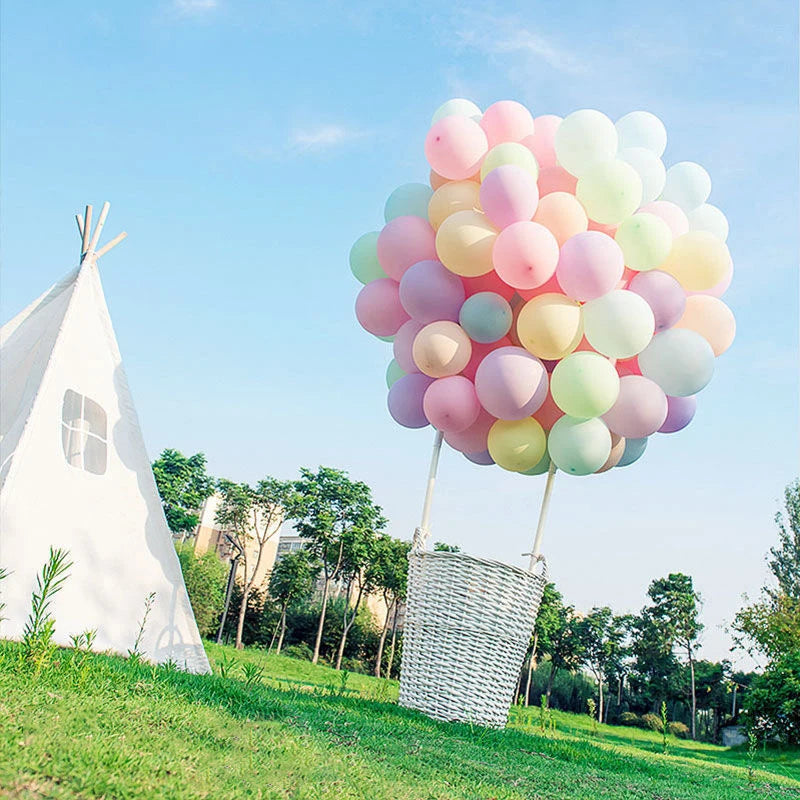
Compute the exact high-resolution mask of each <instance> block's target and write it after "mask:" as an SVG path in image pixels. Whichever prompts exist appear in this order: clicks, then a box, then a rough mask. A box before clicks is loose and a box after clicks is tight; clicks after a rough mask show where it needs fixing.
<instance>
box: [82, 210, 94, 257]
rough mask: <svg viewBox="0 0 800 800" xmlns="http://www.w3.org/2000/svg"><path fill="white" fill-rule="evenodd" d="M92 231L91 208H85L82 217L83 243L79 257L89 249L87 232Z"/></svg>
mask: <svg viewBox="0 0 800 800" xmlns="http://www.w3.org/2000/svg"><path fill="white" fill-rule="evenodd" d="M91 229H92V207H91V206H86V213H85V214H84V215H83V242H82V244H81V256H83V255H85V254H86V251H87V250H88V249H89V232H90V231H91Z"/></svg>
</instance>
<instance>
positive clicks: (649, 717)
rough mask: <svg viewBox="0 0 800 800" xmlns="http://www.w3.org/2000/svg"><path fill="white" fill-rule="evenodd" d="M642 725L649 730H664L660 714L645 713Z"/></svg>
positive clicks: (661, 731)
mask: <svg viewBox="0 0 800 800" xmlns="http://www.w3.org/2000/svg"><path fill="white" fill-rule="evenodd" d="M642 727H643V728H645V730H648V731H658V733H663V732H664V725H663V723H662V722H661V717H659V716H658V714H643V715H642Z"/></svg>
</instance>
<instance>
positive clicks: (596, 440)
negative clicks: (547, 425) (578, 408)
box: [547, 416, 611, 475]
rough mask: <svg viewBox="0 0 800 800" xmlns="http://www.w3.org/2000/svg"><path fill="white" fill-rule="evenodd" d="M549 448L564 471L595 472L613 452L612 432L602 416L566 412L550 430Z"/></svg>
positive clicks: (583, 473)
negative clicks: (568, 413)
mask: <svg viewBox="0 0 800 800" xmlns="http://www.w3.org/2000/svg"><path fill="white" fill-rule="evenodd" d="M547 451H548V453H549V454H550V458H552V459H553V463H554V464H555V465H556V466H557V467H558V468H559V469H560V470H561V471H562V472H566V473H567V474H569V475H591V474H592V473H593V472H597V470H599V469H600V467H602V466H603V464H605V463H606V461H607V460H608V457H609V455H610V454H611V433H610V432H609V430H608V428H607V427H606V425H605V423H604V422H603V421H602V420H601V419H576V418H575V417H568V416H564V417H561V418H560V419H558V420H557V421H556V423H555V425H553V427H552V429H551V431H550V436H549V437H548V439H547Z"/></svg>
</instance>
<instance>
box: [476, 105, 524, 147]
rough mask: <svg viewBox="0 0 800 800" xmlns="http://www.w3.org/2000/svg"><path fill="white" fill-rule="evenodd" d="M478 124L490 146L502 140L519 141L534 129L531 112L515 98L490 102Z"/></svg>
mask: <svg viewBox="0 0 800 800" xmlns="http://www.w3.org/2000/svg"><path fill="white" fill-rule="evenodd" d="M480 126H481V128H483V131H484V133H485V134H486V138H487V139H488V140H489V147H490V148H491V147H494V146H495V145H496V144H501V143H502V142H521V141H522V140H523V139H524V138H525V137H526V136H531V135H532V134H533V133H534V130H535V129H534V122H533V117H532V116H531V112H530V111H528V109H527V108H525V106H523V105H522V103H517V102H516V101H515V100H500V101H498V102H497V103H492V105H490V106H489V108H487V109H486V111H484V112H483V117H481V121H480Z"/></svg>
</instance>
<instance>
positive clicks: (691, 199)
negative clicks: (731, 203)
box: [661, 161, 711, 214]
mask: <svg viewBox="0 0 800 800" xmlns="http://www.w3.org/2000/svg"><path fill="white" fill-rule="evenodd" d="M710 194H711V177H710V176H709V174H708V173H707V172H706V171H705V170H704V169H703V168H702V167H701V166H700V165H699V164H695V163H694V162H693V161H679V162H678V163H677V164H673V165H672V166H671V167H670V168H669V169H668V170H667V180H666V183H665V184H664V191H663V192H662V193H661V199H662V200H669V201H670V202H671V203H675V205H676V206H678V207H680V208H682V209H683V210H684V211H685V212H686V213H687V214H688V213H689V212H690V211H694V210H695V209H696V208H697V207H698V206H701V205H702V204H703V203H705V201H706V200H708V196H709V195H710Z"/></svg>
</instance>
